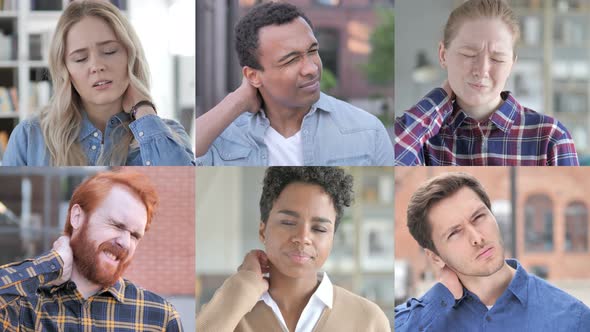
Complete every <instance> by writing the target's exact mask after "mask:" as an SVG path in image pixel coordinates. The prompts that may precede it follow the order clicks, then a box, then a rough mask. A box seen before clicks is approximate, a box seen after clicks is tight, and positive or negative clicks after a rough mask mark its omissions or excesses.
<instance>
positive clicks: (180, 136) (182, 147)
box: [129, 114, 195, 166]
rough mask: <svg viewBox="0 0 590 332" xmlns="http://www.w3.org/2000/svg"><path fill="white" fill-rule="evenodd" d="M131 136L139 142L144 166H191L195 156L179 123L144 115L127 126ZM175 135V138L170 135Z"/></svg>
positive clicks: (188, 139)
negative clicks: (131, 133)
mask: <svg viewBox="0 0 590 332" xmlns="http://www.w3.org/2000/svg"><path fill="white" fill-rule="evenodd" d="M129 128H130V129H131V131H132V132H133V136H135V139H136V140H137V142H139V151H140V153H141V159H142V160H143V163H144V165H149V166H192V165H194V164H195V155H194V153H193V151H192V147H191V143H190V138H189V137H188V135H187V133H186V131H185V130H184V128H183V127H182V126H181V125H180V123H178V122H176V121H174V120H168V119H162V118H160V117H159V116H157V115H151V114H150V115H146V116H144V117H141V118H139V119H137V120H135V121H133V122H131V123H130V124H129ZM173 132H174V133H176V136H177V137H176V138H175V137H174V136H173V135H172V133H173Z"/></svg>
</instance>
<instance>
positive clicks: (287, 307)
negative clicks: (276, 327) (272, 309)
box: [268, 268, 319, 331]
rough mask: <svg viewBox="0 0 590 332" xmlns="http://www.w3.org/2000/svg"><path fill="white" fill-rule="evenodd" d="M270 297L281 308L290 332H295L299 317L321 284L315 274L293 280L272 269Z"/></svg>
mask: <svg viewBox="0 0 590 332" xmlns="http://www.w3.org/2000/svg"><path fill="white" fill-rule="evenodd" d="M269 285H270V286H269V290H268V292H269V293H270V296H271V297H272V299H273V300H274V301H275V303H276V304H277V306H278V307H279V309H280V311H281V314H282V315H283V318H284V320H285V322H286V324H287V328H289V330H290V331H291V330H295V327H296V325H297V322H298V321H299V317H301V314H302V313H303V309H304V308H305V306H306V305H307V303H308V302H309V299H310V298H311V296H312V295H313V293H314V292H315V290H316V289H317V287H318V285H319V282H318V279H317V274H316V273H315V272H314V273H313V274H310V275H308V276H303V277H299V278H292V277H289V276H287V275H284V274H282V273H280V272H279V271H278V270H276V269H273V268H271V272H270V282H269Z"/></svg>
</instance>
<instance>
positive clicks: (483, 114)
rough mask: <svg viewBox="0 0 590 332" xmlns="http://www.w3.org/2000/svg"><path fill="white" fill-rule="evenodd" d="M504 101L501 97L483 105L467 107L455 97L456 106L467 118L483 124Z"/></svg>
mask: <svg viewBox="0 0 590 332" xmlns="http://www.w3.org/2000/svg"><path fill="white" fill-rule="evenodd" d="M503 102H504V100H503V99H502V97H501V96H498V98H496V99H494V100H492V101H490V102H488V103H485V104H483V105H475V106H472V105H468V104H466V103H465V102H464V101H463V100H462V99H461V98H459V97H457V104H458V105H459V107H461V109H462V110H463V111H464V112H465V113H466V114H467V115H469V117H471V118H473V119H474V120H476V121H478V122H485V121H486V120H487V119H489V118H490V116H491V115H492V114H493V113H494V112H495V111H496V110H497V109H498V108H499V107H500V105H502V103H503Z"/></svg>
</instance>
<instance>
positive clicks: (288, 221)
mask: <svg viewBox="0 0 590 332" xmlns="http://www.w3.org/2000/svg"><path fill="white" fill-rule="evenodd" d="M281 224H282V225H287V226H293V225H295V222H293V221H290V220H282V221H281Z"/></svg>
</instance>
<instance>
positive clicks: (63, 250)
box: [49, 235, 74, 286]
mask: <svg viewBox="0 0 590 332" xmlns="http://www.w3.org/2000/svg"><path fill="white" fill-rule="evenodd" d="M53 250H55V251H56V252H57V253H58V254H59V257H61V260H62V261H63V263H64V266H63V269H62V272H61V276H60V277H59V278H58V279H56V280H53V281H52V282H50V283H49V285H52V286H59V285H61V284H63V283H64V282H66V281H68V280H70V279H71V277H72V270H73V266H74V254H73V252H72V247H70V237H69V236H67V235H62V236H60V237H59V238H58V239H57V240H55V242H53Z"/></svg>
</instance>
